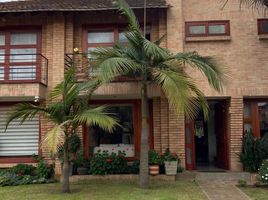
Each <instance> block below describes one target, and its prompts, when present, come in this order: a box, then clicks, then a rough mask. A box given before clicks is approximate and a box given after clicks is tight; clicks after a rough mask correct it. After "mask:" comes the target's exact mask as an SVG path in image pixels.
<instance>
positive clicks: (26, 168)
mask: <svg viewBox="0 0 268 200" xmlns="http://www.w3.org/2000/svg"><path fill="white" fill-rule="evenodd" d="M35 169H36V167H34V166H32V165H26V164H18V165H16V166H14V167H12V168H10V169H9V171H10V172H13V173H15V174H17V175H34V172H35Z"/></svg>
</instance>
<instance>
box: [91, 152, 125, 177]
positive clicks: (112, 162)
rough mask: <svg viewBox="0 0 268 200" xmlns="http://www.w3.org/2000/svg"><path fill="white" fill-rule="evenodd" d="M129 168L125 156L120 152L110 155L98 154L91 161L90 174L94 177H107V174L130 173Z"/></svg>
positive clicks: (105, 153)
mask: <svg viewBox="0 0 268 200" xmlns="http://www.w3.org/2000/svg"><path fill="white" fill-rule="evenodd" d="M128 171H129V168H128V165H127V160H126V159H125V154H124V153H123V152H120V151H119V152H118V155H116V154H115V153H112V154H108V152H107V151H104V152H103V153H96V154H94V157H93V158H92V160H91V161H90V169H89V173H90V174H94V175H105V174H124V173H128Z"/></svg>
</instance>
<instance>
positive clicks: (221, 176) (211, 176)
mask: <svg viewBox="0 0 268 200" xmlns="http://www.w3.org/2000/svg"><path fill="white" fill-rule="evenodd" d="M176 180H211V181H214V180H222V181H238V180H245V181H247V182H251V181H252V175H251V174H250V173H247V172H228V171H226V172H198V171H191V172H190V171H185V172H183V173H179V174H177V176H176Z"/></svg>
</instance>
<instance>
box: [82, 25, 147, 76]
mask: <svg viewBox="0 0 268 200" xmlns="http://www.w3.org/2000/svg"><path fill="white" fill-rule="evenodd" d="M141 29H142V27H141ZM150 29H151V27H150V26H147V30H146V38H147V39H148V40H150ZM126 33H128V31H127V30H126V28H125V27H123V28H122V26H121V27H119V26H108V27H104V28H98V27H92V28H85V29H84V37H83V38H84V41H86V42H85V46H84V47H83V51H84V52H87V53H88V58H92V54H91V52H92V51H94V50H95V49H96V48H98V47H112V46H113V45H114V44H115V43H117V42H118V43H121V44H123V45H126V44H127V43H128V40H127V37H126V35H125V34H126ZM88 73H89V76H92V75H93V76H94V75H96V74H97V73H98V72H97V70H96V69H94V68H90V69H89V72H88ZM126 76H127V77H128V79H130V78H131V77H133V76H136V74H135V75H133V74H130V75H126ZM118 80H119V79H118Z"/></svg>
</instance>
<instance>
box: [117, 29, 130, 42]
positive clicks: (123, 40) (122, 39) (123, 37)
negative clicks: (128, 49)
mask: <svg viewBox="0 0 268 200" xmlns="http://www.w3.org/2000/svg"><path fill="white" fill-rule="evenodd" d="M126 33H128V32H123V31H122V32H120V33H119V42H120V43H127V42H128V39H127V37H126V36H125V34H126Z"/></svg>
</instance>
